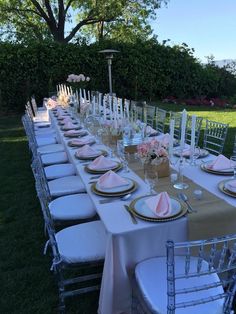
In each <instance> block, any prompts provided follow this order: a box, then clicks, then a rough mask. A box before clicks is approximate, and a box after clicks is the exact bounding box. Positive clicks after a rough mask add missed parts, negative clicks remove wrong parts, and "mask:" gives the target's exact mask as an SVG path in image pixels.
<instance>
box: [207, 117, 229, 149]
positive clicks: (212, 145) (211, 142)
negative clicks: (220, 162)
mask: <svg viewBox="0 0 236 314" xmlns="http://www.w3.org/2000/svg"><path fill="white" fill-rule="evenodd" d="M228 127H229V125H228V124H225V123H220V122H216V121H211V120H206V128H205V131H204V139H203V148H205V149H207V150H208V151H209V152H210V153H212V154H214V155H218V154H221V153H222V151H223V149H224V144H225V139H226V136H227V132H228Z"/></svg>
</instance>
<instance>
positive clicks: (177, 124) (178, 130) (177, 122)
mask: <svg viewBox="0 0 236 314" xmlns="http://www.w3.org/2000/svg"><path fill="white" fill-rule="evenodd" d="M170 119H174V120H175V126H174V138H175V139H177V140H180V137H181V121H182V114H181V112H172V111H171V112H170Z"/></svg>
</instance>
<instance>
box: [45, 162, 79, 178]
mask: <svg viewBox="0 0 236 314" xmlns="http://www.w3.org/2000/svg"><path fill="white" fill-rule="evenodd" d="M44 171H45V174H46V178H47V180H53V179H57V178H61V177H66V176H73V175H75V167H74V165H72V164H69V163H68V164H60V165H51V166H47V167H45V168H44Z"/></svg>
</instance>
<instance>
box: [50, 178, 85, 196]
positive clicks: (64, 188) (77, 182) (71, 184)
mask: <svg viewBox="0 0 236 314" xmlns="http://www.w3.org/2000/svg"><path fill="white" fill-rule="evenodd" d="M48 187H49V191H50V194H51V196H52V197H58V196H62V195H68V194H75V193H83V192H86V190H85V186H84V184H83V182H82V180H81V179H80V178H79V177H78V176H69V177H63V178H59V179H55V180H52V181H49V182H48Z"/></svg>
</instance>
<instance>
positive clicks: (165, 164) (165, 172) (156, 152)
mask: <svg viewBox="0 0 236 314" xmlns="http://www.w3.org/2000/svg"><path fill="white" fill-rule="evenodd" d="M137 154H138V157H139V158H140V160H141V162H142V164H143V165H144V167H158V176H159V177H167V176H169V174H170V170H169V159H168V152H167V150H166V149H165V147H163V145H162V142H159V141H158V140H156V139H153V140H151V141H148V142H144V143H142V144H139V145H138V146H137Z"/></svg>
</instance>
